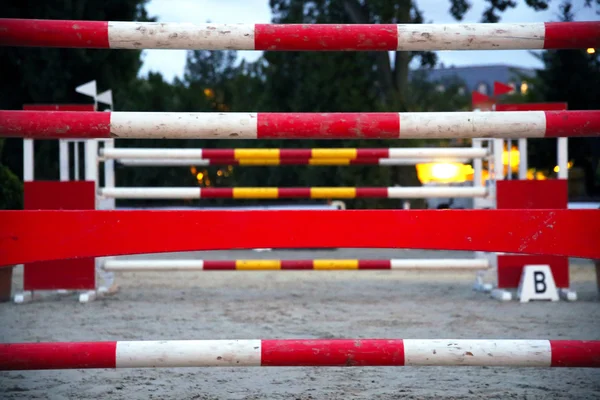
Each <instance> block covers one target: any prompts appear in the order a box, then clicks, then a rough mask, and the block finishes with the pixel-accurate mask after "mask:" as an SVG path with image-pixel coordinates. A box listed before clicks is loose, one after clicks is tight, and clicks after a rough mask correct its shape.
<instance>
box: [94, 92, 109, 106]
mask: <svg viewBox="0 0 600 400" xmlns="http://www.w3.org/2000/svg"><path fill="white" fill-rule="evenodd" d="M96 101H99V102H100V103H104V104H109V105H111V106H112V105H113V98H112V90H107V91H106V92H102V93H100V94H99V95H98V97H96Z"/></svg>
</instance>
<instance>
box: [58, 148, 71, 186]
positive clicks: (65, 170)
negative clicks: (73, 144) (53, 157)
mask: <svg viewBox="0 0 600 400" xmlns="http://www.w3.org/2000/svg"><path fill="white" fill-rule="evenodd" d="M58 155H59V160H60V161H59V170H60V181H61V182H66V181H68V180H69V142H67V141H66V140H64V139H59V140H58Z"/></svg>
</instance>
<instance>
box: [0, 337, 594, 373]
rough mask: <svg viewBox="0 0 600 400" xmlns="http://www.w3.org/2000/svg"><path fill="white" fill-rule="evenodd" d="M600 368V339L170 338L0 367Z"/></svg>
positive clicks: (31, 355) (40, 346)
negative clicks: (169, 339)
mask: <svg viewBox="0 0 600 400" xmlns="http://www.w3.org/2000/svg"><path fill="white" fill-rule="evenodd" d="M379 366H398V367H402V366H415V367H421V366H447V367H450V366H453V367H458V366H486V367H534V368H549V367H571V368H600V341H584V340H463V339H459V340H453V339H452V340H447V339H423V340H419V339H334V340H310V339H298V340H296V339H287V340H171V341H168V340H167V341H164V340H163V341H117V342H83V343H77V342H73V343H69V342H66V343H65V342H62V343H61V342H57V343H5V344H0V370H3V371H17V370H46V369H95V368H117V369H118V368H177V367H379Z"/></svg>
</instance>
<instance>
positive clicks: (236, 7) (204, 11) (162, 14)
mask: <svg viewBox="0 0 600 400" xmlns="http://www.w3.org/2000/svg"><path fill="white" fill-rule="evenodd" d="M517 2H518V3H519V4H520V5H519V6H518V7H516V8H514V9H510V10H508V11H506V12H505V13H504V14H503V16H502V20H501V22H517V23H519V22H549V21H556V20H558V12H559V11H558V5H559V4H560V0H551V7H550V9H549V10H547V11H539V12H536V11H533V10H532V9H530V8H529V7H527V6H526V5H524V1H523V0H517ZM471 3H472V5H473V6H472V7H471V10H470V11H469V12H468V13H467V15H466V16H465V18H464V20H463V21H462V22H480V19H481V14H482V11H483V9H484V7H485V2H484V1H483V0H471ZM574 3H575V4H577V5H578V7H579V8H577V9H575V18H576V20H580V21H581V20H598V18H599V17H598V16H597V15H596V14H595V11H594V10H593V9H589V8H584V7H583V6H581V4H583V0H574ZM417 4H418V7H419V8H420V9H421V10H423V12H424V15H425V22H428V23H456V22H457V21H456V20H454V19H453V18H452V16H451V15H450V14H449V12H448V10H449V7H450V1H448V0H417ZM147 10H148V12H149V14H150V15H151V16H155V17H157V18H158V21H160V22H192V23H206V22H212V23H250V24H252V23H256V24H259V23H270V22H271V9H270V7H269V0H152V1H151V2H150V3H148V5H147ZM185 55H186V51H185V50H145V51H144V65H143V67H142V71H141V74H142V75H146V74H147V73H148V71H157V72H161V73H162V74H163V76H164V77H165V79H166V80H168V81H172V80H173V78H174V77H175V76H179V77H181V76H182V75H183V70H184V66H185ZM260 55H261V52H259V51H240V52H238V56H239V57H241V58H244V59H247V60H249V61H252V60H255V59H256V58H258V57H259V56H260ZM438 58H439V61H440V62H443V63H444V64H445V65H446V66H450V65H455V66H465V65H481V64H509V65H514V66H520V67H539V66H540V63H539V61H538V60H537V59H536V58H534V57H533V56H532V55H531V54H529V52H528V51H527V50H491V51H481V50H480V51H440V52H438Z"/></svg>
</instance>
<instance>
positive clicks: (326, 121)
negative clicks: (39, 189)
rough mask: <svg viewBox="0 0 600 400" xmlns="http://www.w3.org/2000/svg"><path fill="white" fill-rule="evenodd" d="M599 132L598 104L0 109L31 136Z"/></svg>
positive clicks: (12, 131) (4, 122)
mask: <svg viewBox="0 0 600 400" xmlns="http://www.w3.org/2000/svg"><path fill="white" fill-rule="evenodd" d="M577 136H594V137H598V136H600V111H598V110H593V111H503V112H493V111H490V112H478V113H474V112H428V113H210V112H207V113H169V112H166V113H165V112H76V111H73V112H70V111H21V110H18V111H12V110H11V111H7V110H3V111H0V137H20V138H32V139H66V138H77V139H93V138H99V139H106V138H123V139H124V138H139V139H166V138H170V139H456V138H482V137H486V138H542V137H577Z"/></svg>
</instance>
